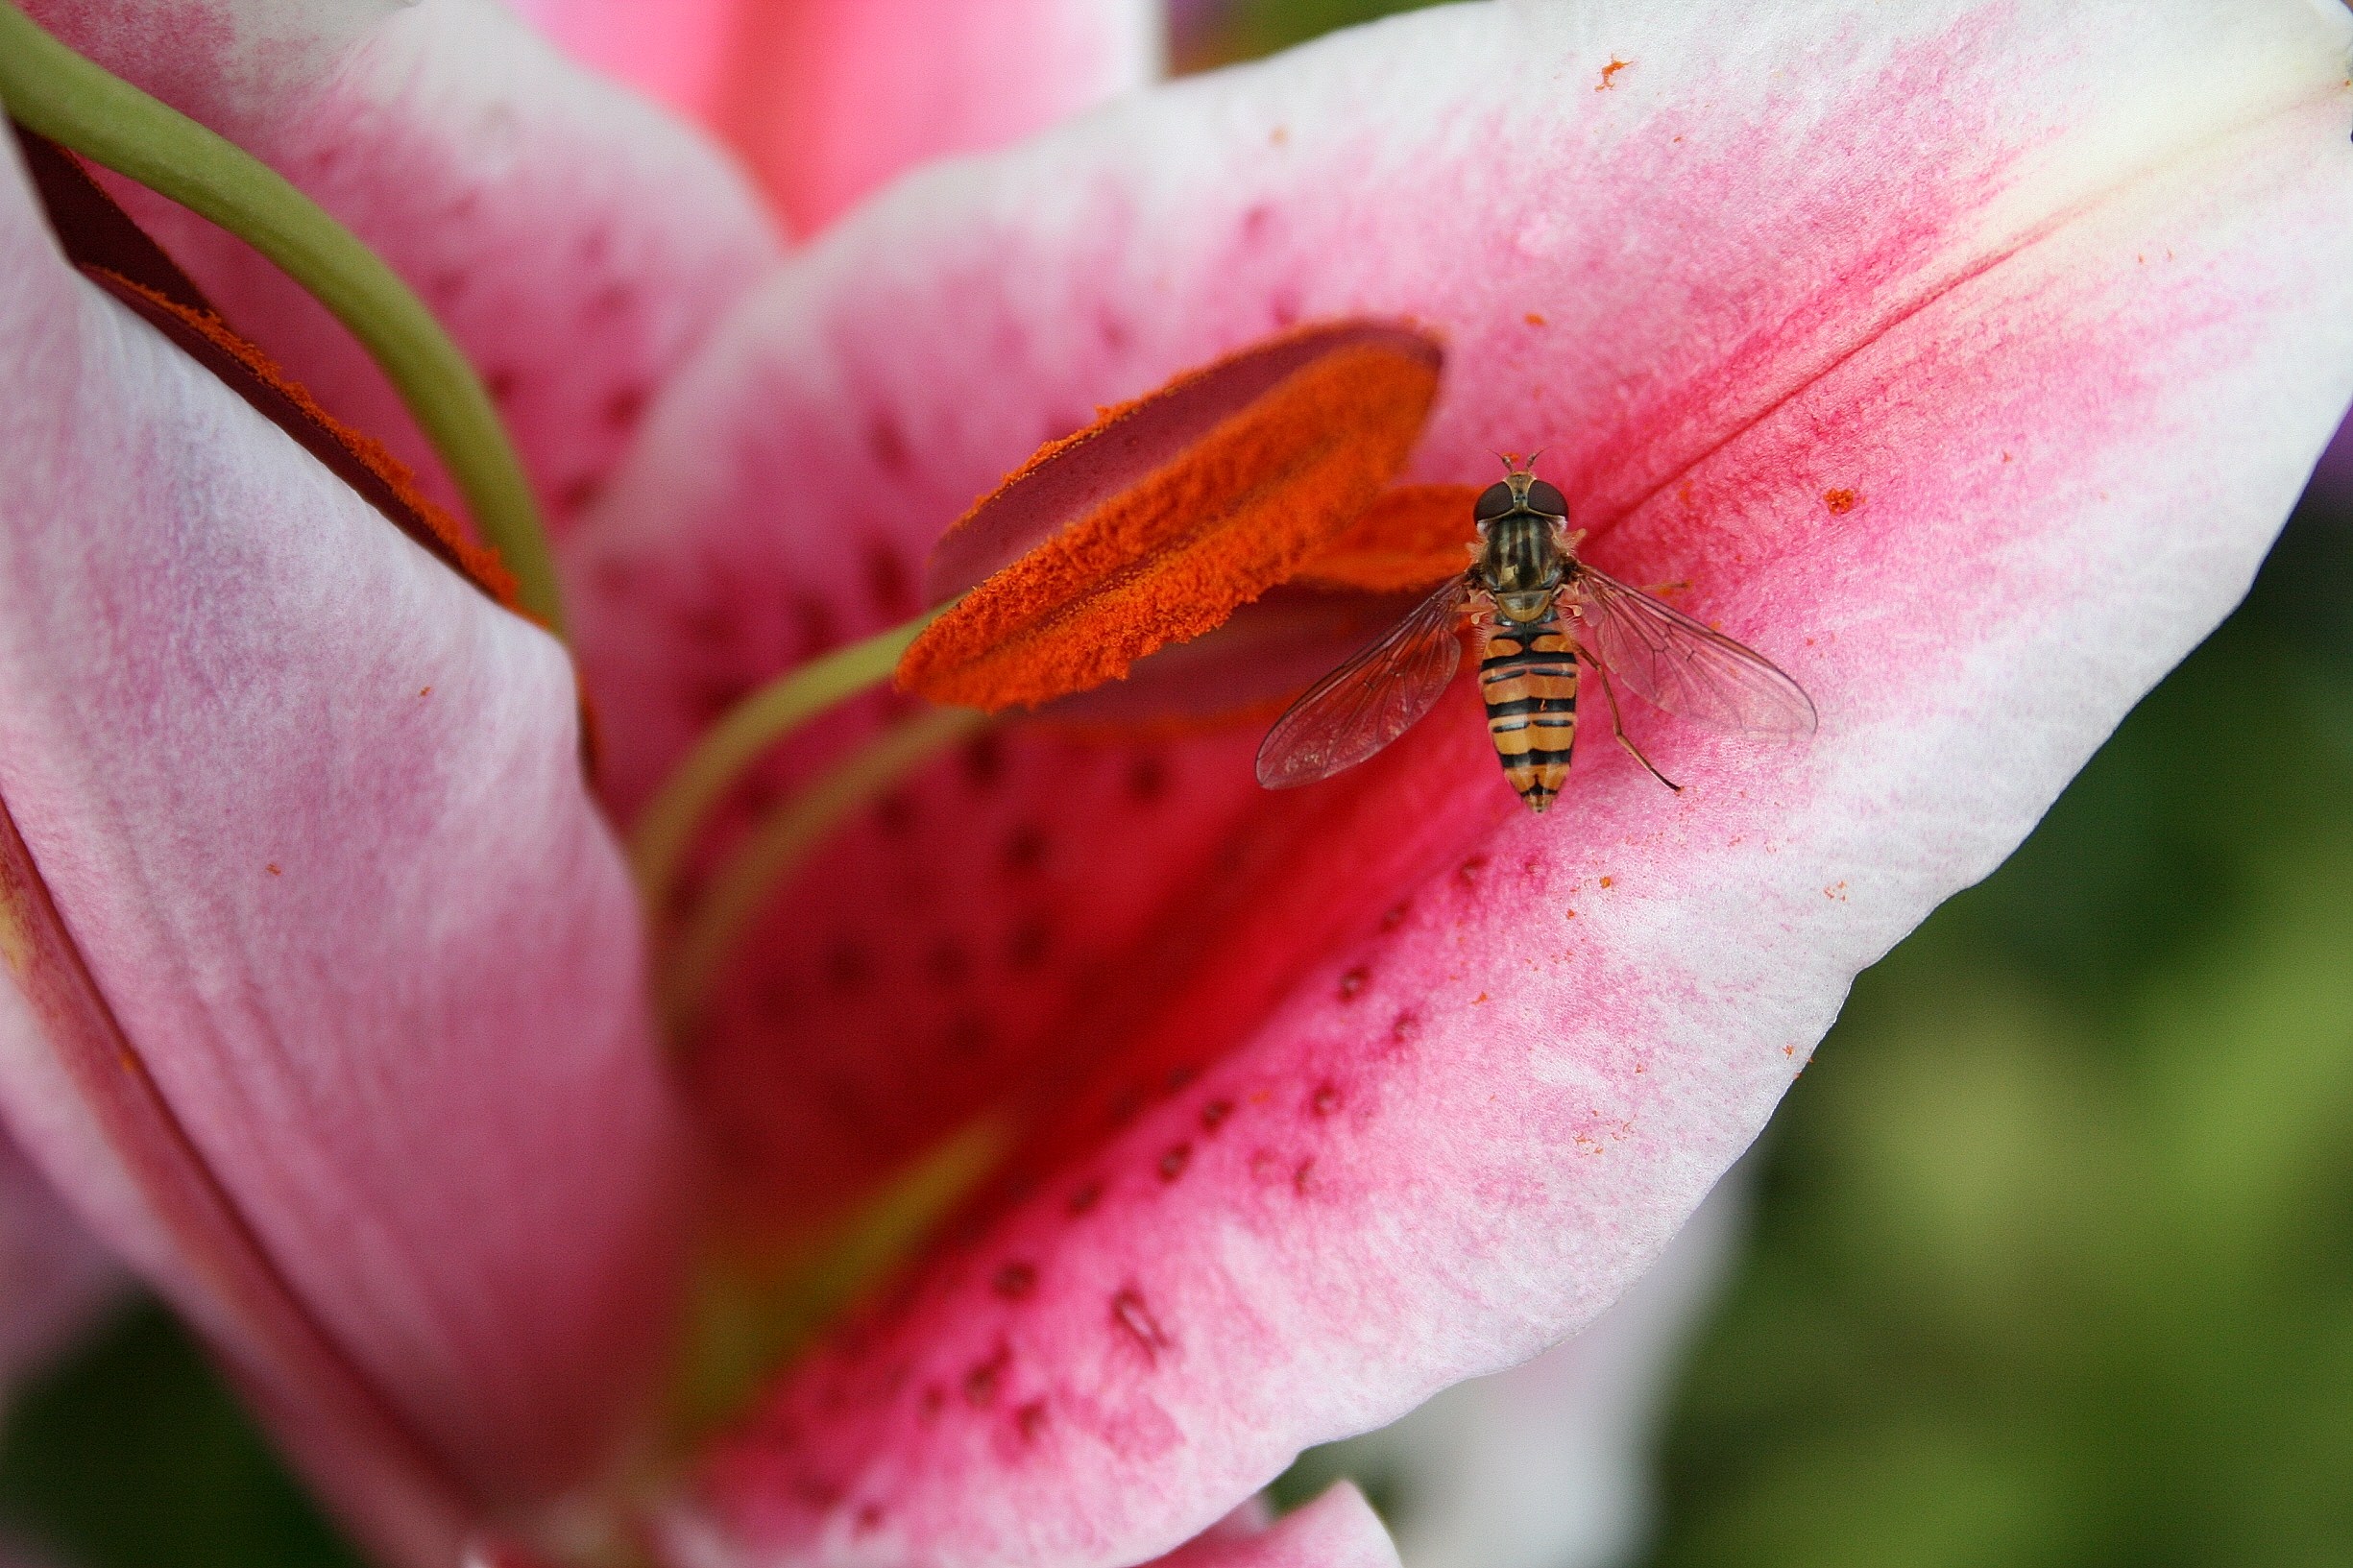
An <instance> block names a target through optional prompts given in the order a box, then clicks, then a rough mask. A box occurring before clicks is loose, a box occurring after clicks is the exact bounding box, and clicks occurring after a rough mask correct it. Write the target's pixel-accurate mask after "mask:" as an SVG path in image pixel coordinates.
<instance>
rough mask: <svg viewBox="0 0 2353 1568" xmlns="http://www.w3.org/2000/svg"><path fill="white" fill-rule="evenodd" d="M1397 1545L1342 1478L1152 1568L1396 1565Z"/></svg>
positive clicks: (1197, 1542) (1386, 1567) (1192, 1543)
mask: <svg viewBox="0 0 2353 1568" xmlns="http://www.w3.org/2000/svg"><path fill="white" fill-rule="evenodd" d="M1396 1561H1397V1549H1396V1546H1395V1543H1393V1542H1392V1541H1391V1540H1390V1538H1389V1532H1388V1531H1386V1530H1384V1529H1382V1528H1381V1521H1380V1516H1379V1515H1377V1514H1375V1513H1374V1512H1373V1511H1372V1505H1371V1504H1370V1503H1367V1502H1366V1501H1365V1496H1364V1493H1362V1492H1360V1491H1358V1490H1357V1489H1356V1488H1355V1487H1354V1486H1352V1485H1350V1484H1347V1483H1346V1482H1345V1481H1344V1482H1341V1483H1340V1484H1337V1485H1335V1486H1333V1487H1331V1488H1330V1489H1329V1490H1328V1491H1326V1492H1325V1493H1324V1494H1323V1495H1322V1496H1321V1497H1319V1498H1317V1499H1316V1500H1315V1501H1314V1502H1313V1503H1310V1504H1308V1505H1307V1506H1306V1507H1305V1508H1298V1509H1297V1510H1295V1511H1293V1512H1291V1513H1289V1514H1286V1515H1285V1516H1284V1517H1283V1518H1281V1519H1279V1520H1277V1521H1276V1522H1275V1523H1274V1526H1273V1527H1272V1528H1270V1529H1267V1530H1263V1531H1250V1532H1243V1531H1234V1532H1225V1531H1212V1532H1209V1533H1207V1534H1205V1535H1203V1536H1201V1538H1200V1539H1198V1540H1193V1541H1188V1542H1187V1543H1185V1544H1184V1545H1183V1546H1180V1547H1178V1548H1177V1549H1176V1551H1174V1552H1172V1553H1170V1554H1169V1555H1168V1556H1165V1557H1162V1558H1160V1559H1159V1560H1158V1561H1157V1562H1156V1563H1153V1564H1152V1565H1151V1568H1396Z"/></svg>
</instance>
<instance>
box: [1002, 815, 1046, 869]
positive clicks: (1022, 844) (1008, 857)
mask: <svg viewBox="0 0 2353 1568" xmlns="http://www.w3.org/2000/svg"><path fill="white" fill-rule="evenodd" d="M1045 863H1046V832H1045V830H1044V829H1042V828H1040V827H1039V826H1038V825H1037V824H1036V823H1034V822H1025V823H1023V824H1021V825H1020V826H1019V827H1017V828H1015V829H1014V830H1013V831H1012V832H1010V833H1008V834H1007V835H1006V840H1005V868H1006V869H1007V871H1010V872H1012V873H1013V874H1014V875H1015V876H1024V875H1027V874H1028V873H1030V872H1032V871H1035V870H1036V869H1037V868H1038V867H1039V866H1041V865H1043V864H1045Z"/></svg>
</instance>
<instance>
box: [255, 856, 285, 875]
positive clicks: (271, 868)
mask: <svg viewBox="0 0 2353 1568" xmlns="http://www.w3.org/2000/svg"><path fill="white" fill-rule="evenodd" d="M261 869H262V870H264V871H266V872H268V873H269V874H270V875H271V876H273V877H282V876H284V875H285V873H284V872H282V871H280V870H279V869H278V862H277V861H276V860H272V861H271V862H270V863H269V864H268V865H266V866H263V867H262V868H261Z"/></svg>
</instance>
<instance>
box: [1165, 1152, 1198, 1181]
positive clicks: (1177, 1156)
mask: <svg viewBox="0 0 2353 1568" xmlns="http://www.w3.org/2000/svg"><path fill="white" fill-rule="evenodd" d="M1192 1163H1193V1146H1192V1145H1191V1144H1177V1145H1176V1146H1173V1147H1171V1148H1169V1149H1168V1150H1167V1151H1166V1152H1164V1153H1163V1154H1162V1155H1161V1156H1160V1179H1161V1180H1162V1181H1175V1180H1176V1178H1177V1177H1179V1176H1181V1175H1183V1174H1184V1173H1185V1167H1186V1166H1188V1165H1191V1164H1192Z"/></svg>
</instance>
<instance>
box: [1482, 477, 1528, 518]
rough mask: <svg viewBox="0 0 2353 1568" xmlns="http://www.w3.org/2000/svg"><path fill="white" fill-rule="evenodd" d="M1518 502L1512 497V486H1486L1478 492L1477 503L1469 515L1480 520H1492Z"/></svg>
mask: <svg viewBox="0 0 2353 1568" xmlns="http://www.w3.org/2000/svg"><path fill="white" fill-rule="evenodd" d="M1517 504H1518V503H1517V502H1516V501H1514V500H1513V499H1512V487H1511V486H1510V485H1504V484H1494V485H1490V486H1488V487H1487V488H1486V489H1485V490H1483V491H1481V492H1479V504H1478V505H1477V506H1476V507H1475V508H1473V509H1472V512H1471V516H1472V517H1474V518H1475V519H1478V520H1479V521H1481V522H1492V521H1494V520H1495V519H1497V518H1499V517H1501V516H1503V515H1504V514H1505V513H1506V512H1509V511H1510V510H1512V508H1513V507H1514V506H1516V505H1517Z"/></svg>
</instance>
